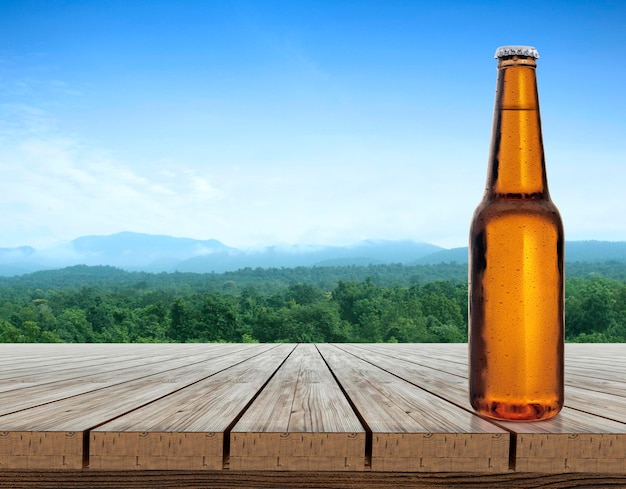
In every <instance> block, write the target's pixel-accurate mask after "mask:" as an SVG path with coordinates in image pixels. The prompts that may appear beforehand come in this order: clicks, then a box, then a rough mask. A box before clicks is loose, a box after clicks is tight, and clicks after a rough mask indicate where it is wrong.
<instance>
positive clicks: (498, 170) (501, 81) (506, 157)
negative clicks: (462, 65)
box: [487, 56, 548, 199]
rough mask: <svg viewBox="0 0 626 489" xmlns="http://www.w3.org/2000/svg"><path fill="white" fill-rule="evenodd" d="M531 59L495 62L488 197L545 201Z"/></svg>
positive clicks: (501, 59)
mask: <svg viewBox="0 0 626 489" xmlns="http://www.w3.org/2000/svg"><path fill="white" fill-rule="evenodd" d="M536 66H537V64H536V62H535V60H534V59H533V58H530V57H522V56H510V57H505V58H500V59H499V60H498V81H497V89H496V103H495V111H494V121H493V131H492V140H491V152H490V153H491V154H490V158H489V160H490V162H489V175H488V179H487V194H488V195H489V196H491V197H503V198H510V199H514V198H524V199H540V198H548V185H547V178H546V170H545V160H544V154H543V140H542V137H541V119H540V115H539V97H538V93H537V78H536V75H535V68H536Z"/></svg>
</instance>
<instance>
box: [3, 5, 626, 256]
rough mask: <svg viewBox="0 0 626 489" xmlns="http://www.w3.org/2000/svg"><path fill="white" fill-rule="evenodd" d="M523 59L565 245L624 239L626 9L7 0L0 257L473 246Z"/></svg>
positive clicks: (623, 7) (625, 6)
mask: <svg viewBox="0 0 626 489" xmlns="http://www.w3.org/2000/svg"><path fill="white" fill-rule="evenodd" d="M505 44H529V45H534V46H536V47H537V48H538V50H539V53H540V55H541V58H540V59H539V67H538V71H537V75H538V80H539V96H540V102H541V111H542V122H543V133H544V146H545V152H546V159H547V167H548V179H549V183H550V190H551V193H552V197H553V199H554V200H555V202H556V203H557V205H558V207H559V208H560V210H561V213H562V215H563V219H564V222H565V231H566V239H568V240H580V239H599V240H626V192H625V191H624V187H625V184H624V182H625V180H626V178H625V177H626V168H625V164H626V116H625V115H624V114H626V90H625V88H624V87H626V69H625V68H624V63H623V61H622V60H623V56H624V47H626V2H623V1H603V0H596V1H577V0H572V1H553V2H550V1H542V2H535V1H525V2H522V3H520V2H497V1H492V2H489V1H482V2H481V1H450V2H444V1H442V2H435V1H429V2H426V1H424V2H422V1H418V0H416V1H397V0H386V1H384V2H382V1H380V2H371V1H324V0H318V1H306V0H302V1H297V0H291V1H272V0H267V1H243V0H242V1H240V0H233V1H226V0H221V1H211V0H206V1H189V0H187V1H185V0H180V1H141V0H135V1H115V0H107V1H105V0H102V1H69V0H66V1H59V0H48V1H43V0H41V1H31V0H20V1H11V0H0V227H1V229H2V233H1V234H0V247H12V246H20V245H31V246H35V247H38V248H41V247H47V246H51V245H54V244H56V243H60V242H63V241H67V240H70V239H74V238H76V237H78V236H82V235H90V234H92V235H93V234H111V233H115V232H118V231H135V232H145V233H153V234H168V235H173V236H184V237H192V238H199V239H211V238H215V239H219V240H220V241H222V242H224V243H225V244H228V245H230V246H237V247H255V246H262V245H268V244H276V243H286V244H347V243H353V242H356V241H358V240H361V239H393V240H395V239H412V240H417V241H426V242H430V243H434V244H438V245H440V246H444V247H456V246H465V245H466V242H467V231H468V227H469V220H470V218H471V214H472V212H473V209H474V208H475V206H476V205H477V203H478V201H479V200H480V198H481V196H482V192H483V188H484V182H485V177H486V169H487V154H488V149H489V142H490V134H491V122H492V115H493V100H494V93H495V80H496V62H495V60H494V59H493V53H494V52H495V49H496V48H497V47H498V46H500V45H505Z"/></svg>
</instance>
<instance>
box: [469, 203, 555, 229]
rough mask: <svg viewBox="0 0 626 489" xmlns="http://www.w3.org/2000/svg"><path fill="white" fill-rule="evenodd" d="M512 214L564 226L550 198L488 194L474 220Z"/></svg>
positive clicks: (477, 208)
mask: <svg viewBox="0 0 626 489" xmlns="http://www.w3.org/2000/svg"><path fill="white" fill-rule="evenodd" d="M510 215H525V216H527V217H528V218H529V219H532V218H541V219H543V220H550V221H553V222H554V223H555V224H557V225H559V226H562V223H561V221H562V220H561V214H560V212H559V209H558V208H557V206H556V204H555V203H554V202H553V201H552V200H551V199H550V198H536V199H519V198H502V197H497V198H490V197H489V196H486V197H485V198H483V200H482V201H481V202H480V203H479V204H478V206H477V207H476V210H475V211H474V215H473V219H472V221H473V222H477V221H486V220H493V219H499V218H503V217H506V216H510Z"/></svg>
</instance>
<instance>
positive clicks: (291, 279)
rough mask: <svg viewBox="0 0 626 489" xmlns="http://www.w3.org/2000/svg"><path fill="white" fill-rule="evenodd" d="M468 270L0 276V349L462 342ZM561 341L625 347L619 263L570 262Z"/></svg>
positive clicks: (73, 271) (623, 269) (625, 268)
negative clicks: (69, 344)
mask: <svg viewBox="0 0 626 489" xmlns="http://www.w3.org/2000/svg"><path fill="white" fill-rule="evenodd" d="M466 279H467V265H465V264H456V263H449V264H439V265H416V266H408V265H371V266H345V267H300V268H281V269H260V268H258V269H251V268H246V269H243V270H239V271H237V272H228V273H220V274H216V273H208V274H195V273H178V272H176V273H158V274H150V273H143V272H127V271H124V270H120V269H117V268H113V267H87V266H75V267H69V268H65V269H61V270H51V271H42V272H36V273H32V274H28V275H22V276H17V277H0V342H3V343H18V342H25V343H55V342H77V343H87V342H88V343H98V342H114V343H127V342H464V341H467V280H466ZM565 297H566V299H565V306H566V313H565V317H566V328H565V329H566V340H567V341H569V342H626V264H624V263H618V262H606V263H593V264H592V263H573V264H568V265H567V280H566V292H565Z"/></svg>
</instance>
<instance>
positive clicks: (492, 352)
mask: <svg viewBox="0 0 626 489" xmlns="http://www.w3.org/2000/svg"><path fill="white" fill-rule="evenodd" d="M495 57H496V58H497V60H498V78H497V88H496V102H495V110H494V120H493V129H492V139H491V149H490V155H489V168H488V176H487V186H486V189H485V193H484V196H483V199H482V201H481V202H480V204H479V205H478V207H477V208H476V210H475V212H474V216H473V218H472V223H471V229H470V242H469V376H470V385H469V390H470V402H471V404H472V406H473V408H474V409H475V410H476V411H477V412H478V413H480V414H482V415H485V416H489V417H491V418H496V419H502V420H515V421H534V420H542V419H548V418H551V417H552V416H555V415H556V414H557V413H558V412H559V411H560V409H561V408H562V406H563V350H564V345H563V342H564V304H563V303H564V288H563V287H564V277H563V248H564V238H563V224H562V221H561V217H560V214H559V211H558V209H557V208H556V206H555V205H554V203H553V202H552V200H551V199H550V195H549V193H548V184H547V178H546V168H545V160H544V153H543V140H542V136H541V120H540V116H539V97H538V93H537V80H536V75H535V70H536V67H537V62H536V60H537V58H539V55H538V53H537V51H536V49H535V48H533V47H530V46H504V47H501V48H499V49H498V50H497V51H496V56H495Z"/></svg>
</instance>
